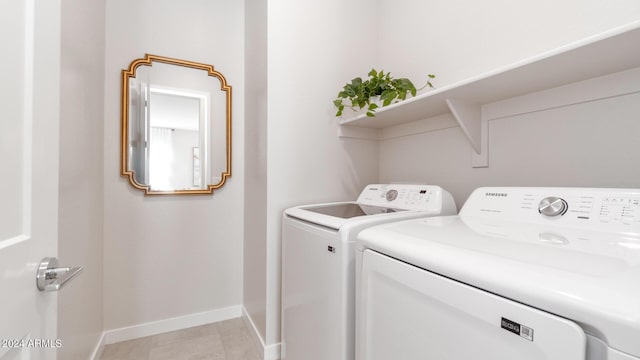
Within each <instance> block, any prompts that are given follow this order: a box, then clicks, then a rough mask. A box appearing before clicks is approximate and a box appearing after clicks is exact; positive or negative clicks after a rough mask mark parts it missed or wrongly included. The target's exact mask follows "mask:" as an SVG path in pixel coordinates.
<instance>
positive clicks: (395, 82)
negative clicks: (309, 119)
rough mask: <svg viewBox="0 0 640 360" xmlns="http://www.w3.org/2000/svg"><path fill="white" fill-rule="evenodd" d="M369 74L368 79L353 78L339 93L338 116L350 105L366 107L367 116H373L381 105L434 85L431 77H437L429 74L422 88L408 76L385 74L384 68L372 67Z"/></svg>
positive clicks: (394, 101) (355, 107)
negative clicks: (399, 76)
mask: <svg viewBox="0 0 640 360" xmlns="http://www.w3.org/2000/svg"><path fill="white" fill-rule="evenodd" d="M368 76H369V78H368V79H366V80H362V78H360V77H357V78H355V79H353V80H351V83H347V84H345V85H344V87H343V88H342V91H340V92H339V93H338V98H337V99H335V100H334V101H333V104H334V105H335V107H336V108H337V109H338V112H337V113H336V116H340V115H342V112H343V110H344V108H345V107H349V108H351V109H352V110H354V111H357V110H358V109H366V111H367V116H370V117H373V116H375V111H376V109H377V108H379V107H380V105H381V106H387V105H389V104H392V103H396V102H398V101H402V100H405V99H406V98H407V94H409V93H410V94H411V96H416V93H417V92H418V91H419V90H422V89H424V88H425V87H427V86H428V87H433V84H431V79H433V78H435V75H433V74H429V75H427V77H428V80H427V83H426V84H425V85H424V86H423V87H421V88H420V89H416V87H415V86H414V85H413V83H412V82H411V80H409V79H407V78H399V79H396V78H394V77H392V76H391V74H390V73H386V74H385V72H384V71H382V70H380V71H376V70H375V69H372V70H371V71H369V74H368Z"/></svg>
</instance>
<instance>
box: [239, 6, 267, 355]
mask: <svg viewBox="0 0 640 360" xmlns="http://www.w3.org/2000/svg"><path fill="white" fill-rule="evenodd" d="M244 24H245V31H246V33H245V84H244V91H245V99H246V102H245V124H246V125H245V133H244V136H245V157H246V160H245V188H244V195H245V203H244V217H245V218H244V221H245V222H244V271H243V273H244V278H243V289H244V290H243V299H242V302H243V305H244V308H245V311H246V312H247V315H248V316H249V317H250V318H251V322H252V323H253V326H254V327H255V331H256V332H257V335H258V337H260V343H261V344H260V345H263V343H264V339H266V321H267V316H266V310H267V304H266V294H267V289H266V286H267V284H266V277H265V273H266V269H267V256H266V254H267V138H268V136H267V0H246V1H245V18H244Z"/></svg>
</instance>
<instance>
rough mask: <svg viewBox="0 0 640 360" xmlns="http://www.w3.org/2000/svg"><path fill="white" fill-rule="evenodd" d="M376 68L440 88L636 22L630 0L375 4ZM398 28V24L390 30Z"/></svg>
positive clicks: (639, 5) (400, 0)
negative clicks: (427, 78) (429, 76)
mask: <svg viewBox="0 0 640 360" xmlns="http://www.w3.org/2000/svg"><path fill="white" fill-rule="evenodd" d="M378 4H379V7H380V11H379V18H378V24H379V27H378V33H377V36H378V38H379V52H378V57H379V60H380V61H379V63H380V66H382V67H384V68H385V70H387V71H391V72H392V73H395V74H398V75H402V76H408V77H409V78H410V79H412V80H415V81H414V82H415V83H416V85H418V84H420V85H422V84H423V82H422V79H424V78H425V76H426V74H428V73H434V74H436V79H435V80H434V84H435V85H436V86H440V87H442V86H444V85H448V84H452V83H454V82H457V81H460V80H464V79H467V78H470V77H472V76H476V75H479V74H482V73H485V72H488V71H491V70H494V69H496V68H499V67H502V66H505V65H507V64H511V63H515V62H518V61H520V60H523V59H526V58H529V57H532V56H535V55H538V54H540V53H542V52H545V51H548V50H551V49H554V48H557V47H559V46H562V45H565V44H567V43H571V42H573V41H576V40H579V39H582V38H585V37H588V36H590V35H594V34H598V33H601V32H603V31H605V30H608V29H611V28H614V27H616V26H619V25H622V24H626V23H629V22H632V21H634V20H638V18H639V17H640V2H638V1H636V0H612V1H606V2H604V1H600V0H563V1H556V0H536V1H509V0H487V1H468V0H429V1H424V0H378ZM398 24H402V25H401V26H398Z"/></svg>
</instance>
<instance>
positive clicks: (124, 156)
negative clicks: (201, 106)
mask: <svg viewBox="0 0 640 360" xmlns="http://www.w3.org/2000/svg"><path fill="white" fill-rule="evenodd" d="M153 62H158V63H165V64H169V65H177V66H184V67H188V68H193V69H197V70H204V71H206V72H207V74H208V76H214V77H216V78H218V80H220V90H221V91H224V92H225V94H226V128H227V134H226V140H227V144H226V151H227V156H226V161H227V166H226V170H225V171H224V172H222V173H221V174H220V182H218V183H217V184H208V187H207V188H206V189H191V190H161V191H158V190H152V189H151V186H150V185H143V184H139V183H138V182H137V181H136V180H135V177H134V171H132V170H129V169H128V163H129V153H128V151H127V145H128V143H129V134H128V129H129V79H130V78H135V77H136V69H137V68H138V67H140V66H152V63H153ZM121 85H122V87H121V91H122V97H121V106H120V110H121V112H120V119H121V123H120V124H121V129H120V131H121V148H120V150H121V158H120V160H121V167H120V174H121V176H124V177H126V178H128V179H129V183H131V185H132V186H133V187H134V188H136V189H140V190H143V191H144V193H145V195H194V194H212V193H213V191H214V190H215V189H219V188H220V187H222V186H223V185H224V184H225V182H226V181H227V178H228V177H231V85H228V84H227V80H226V79H225V77H224V76H223V75H222V74H221V73H219V72H217V71H216V70H214V68H213V65H207V64H202V63H197V62H193V61H187V60H180V59H174V58H169V57H165V56H158V55H151V54H145V57H144V58H142V59H136V60H134V61H132V62H131V64H130V65H129V69H127V70H124V69H123V70H122V84H121Z"/></svg>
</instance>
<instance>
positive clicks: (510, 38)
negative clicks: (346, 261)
mask: <svg viewBox="0 0 640 360" xmlns="http://www.w3.org/2000/svg"><path fill="white" fill-rule="evenodd" d="M380 7H381V11H380V14H381V17H380V24H381V26H380V28H379V34H380V40H381V41H380V47H379V54H380V62H381V64H383V65H384V67H385V68H386V69H388V70H390V71H392V72H395V73H398V75H403V76H409V77H411V78H412V79H414V80H415V82H416V83H419V82H420V81H419V80H418V79H421V78H424V74H426V73H429V72H433V73H435V74H436V75H437V78H436V81H434V83H435V84H436V86H444V85H448V84H451V83H454V82H457V81H460V80H463V79H466V78H469V77H472V76H476V75H479V74H481V73H484V72H487V71H491V70H493V69H496V68H499V67H502V66H505V65H508V64H511V63H514V62H517V61H520V60H522V59H525V58H528V57H531V56H535V55H537V54H539V53H542V52H545V51H549V50H551V49H554V48H556V47H559V46H561V45H564V44H567V43H571V42H574V41H577V40H580V39H582V38H585V37H587V36H591V35H595V34H598V33H600V32H603V31H605V30H608V29H612V28H615V27H616V26H620V25H623V24H626V23H629V22H632V21H637V20H638V19H640V3H638V2H637V1H631V0H617V1H612V2H607V3H603V2H600V1H578V0H571V1H563V2H557V1H551V0H544V1H535V2H534V1H531V2H510V1H503V0H491V1H484V2H481V3H477V4H476V3H474V2H468V1H465V2H463V1H444V0H433V1H429V2H423V1H417V0H400V1H390V0H380ZM382 14H384V16H383V15H382ZM400 21H402V23H403V24H405V26H403V27H400V28H398V27H395V26H394V24H396V23H398V22H400ZM391 40H394V41H391ZM630 46H634V44H630ZM611 81H621V80H618V79H615V80H611ZM622 81H632V80H622ZM636 83H637V80H636ZM600 86H602V85H601V83H600V81H598V82H595V83H589V84H585V85H584V86H576V87H573V88H570V89H558V90H553V91H550V92H549V93H547V94H546V96H547V98H554V97H558V96H560V97H561V96H564V95H566V94H573V96H572V97H575V95H576V94H580V95H581V96H583V95H584V96H585V98H587V97H588V96H587V95H588V94H589V93H590V89H593V88H598V87H600ZM616 87H617V86H616V84H615V83H613V84H612V86H611V88H616ZM615 95H616V94H611V96H615ZM605 96H607V95H605ZM570 97H571V96H570ZM540 99H541V98H540V97H538V96H536V94H532V95H528V96H524V97H521V98H518V99H513V100H510V101H505V102H503V103H499V104H488V105H486V106H485V110H486V108H487V107H491V108H493V109H494V110H496V111H505V109H507V108H508V109H510V110H509V111H511V114H512V115H509V114H506V117H504V118H500V119H496V120H492V121H490V122H489V168H485V169H473V168H471V161H470V154H471V147H470V145H469V144H468V143H467V142H466V140H465V138H464V136H463V135H462V132H461V130H460V128H458V127H453V128H449V129H445V130H440V131H434V132H428V133H422V134H417V135H412V136H407V137H402V138H396V139H390V140H386V141H382V142H381V144H380V180H381V181H382V182H390V181H409V182H414V181H420V182H429V183H434V184H438V185H441V186H443V187H444V188H446V189H448V190H449V191H451V192H452V193H453V195H454V197H455V198H456V202H457V204H458V207H460V206H461V205H462V204H463V202H464V200H465V199H466V198H467V196H468V195H469V194H470V193H471V191H472V190H473V189H474V188H476V187H479V186H485V185H520V186H599V187H603V186H605V187H606V186H610V187H624V186H627V187H637V186H638V183H639V181H640V171H639V170H638V169H637V167H633V166H629V165H630V164H633V163H637V162H638V161H639V160H640V155H639V154H638V152H637V142H636V141H635V140H634V139H637V138H638V136H639V135H640V129H639V128H638V125H637V119H638V118H639V112H638V111H639V110H638V107H637V105H635V103H637V101H638V100H637V95H625V96H619V97H615V98H612V99H601V100H595V101H589V102H587V103H584V104H577V105H569V104H570V102H567V103H564V104H561V105H562V106H560V107H559V108H552V109H546V108H545V101H543V100H540ZM634 102H635V103H634ZM535 103H539V104H537V106H538V109H537V111H535V112H532V113H529V114H525V115H513V114H517V113H518V112H519V111H524V110H523V109H526V108H527V107H529V106H531V105H532V104H535ZM523 104H524V106H525V107H524V108H523ZM547 107H548V106H547ZM519 109H520V110H519ZM445 117H447V116H445ZM449 118H450V116H449ZM450 120H451V121H452V123H453V120H452V119H450Z"/></svg>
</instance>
